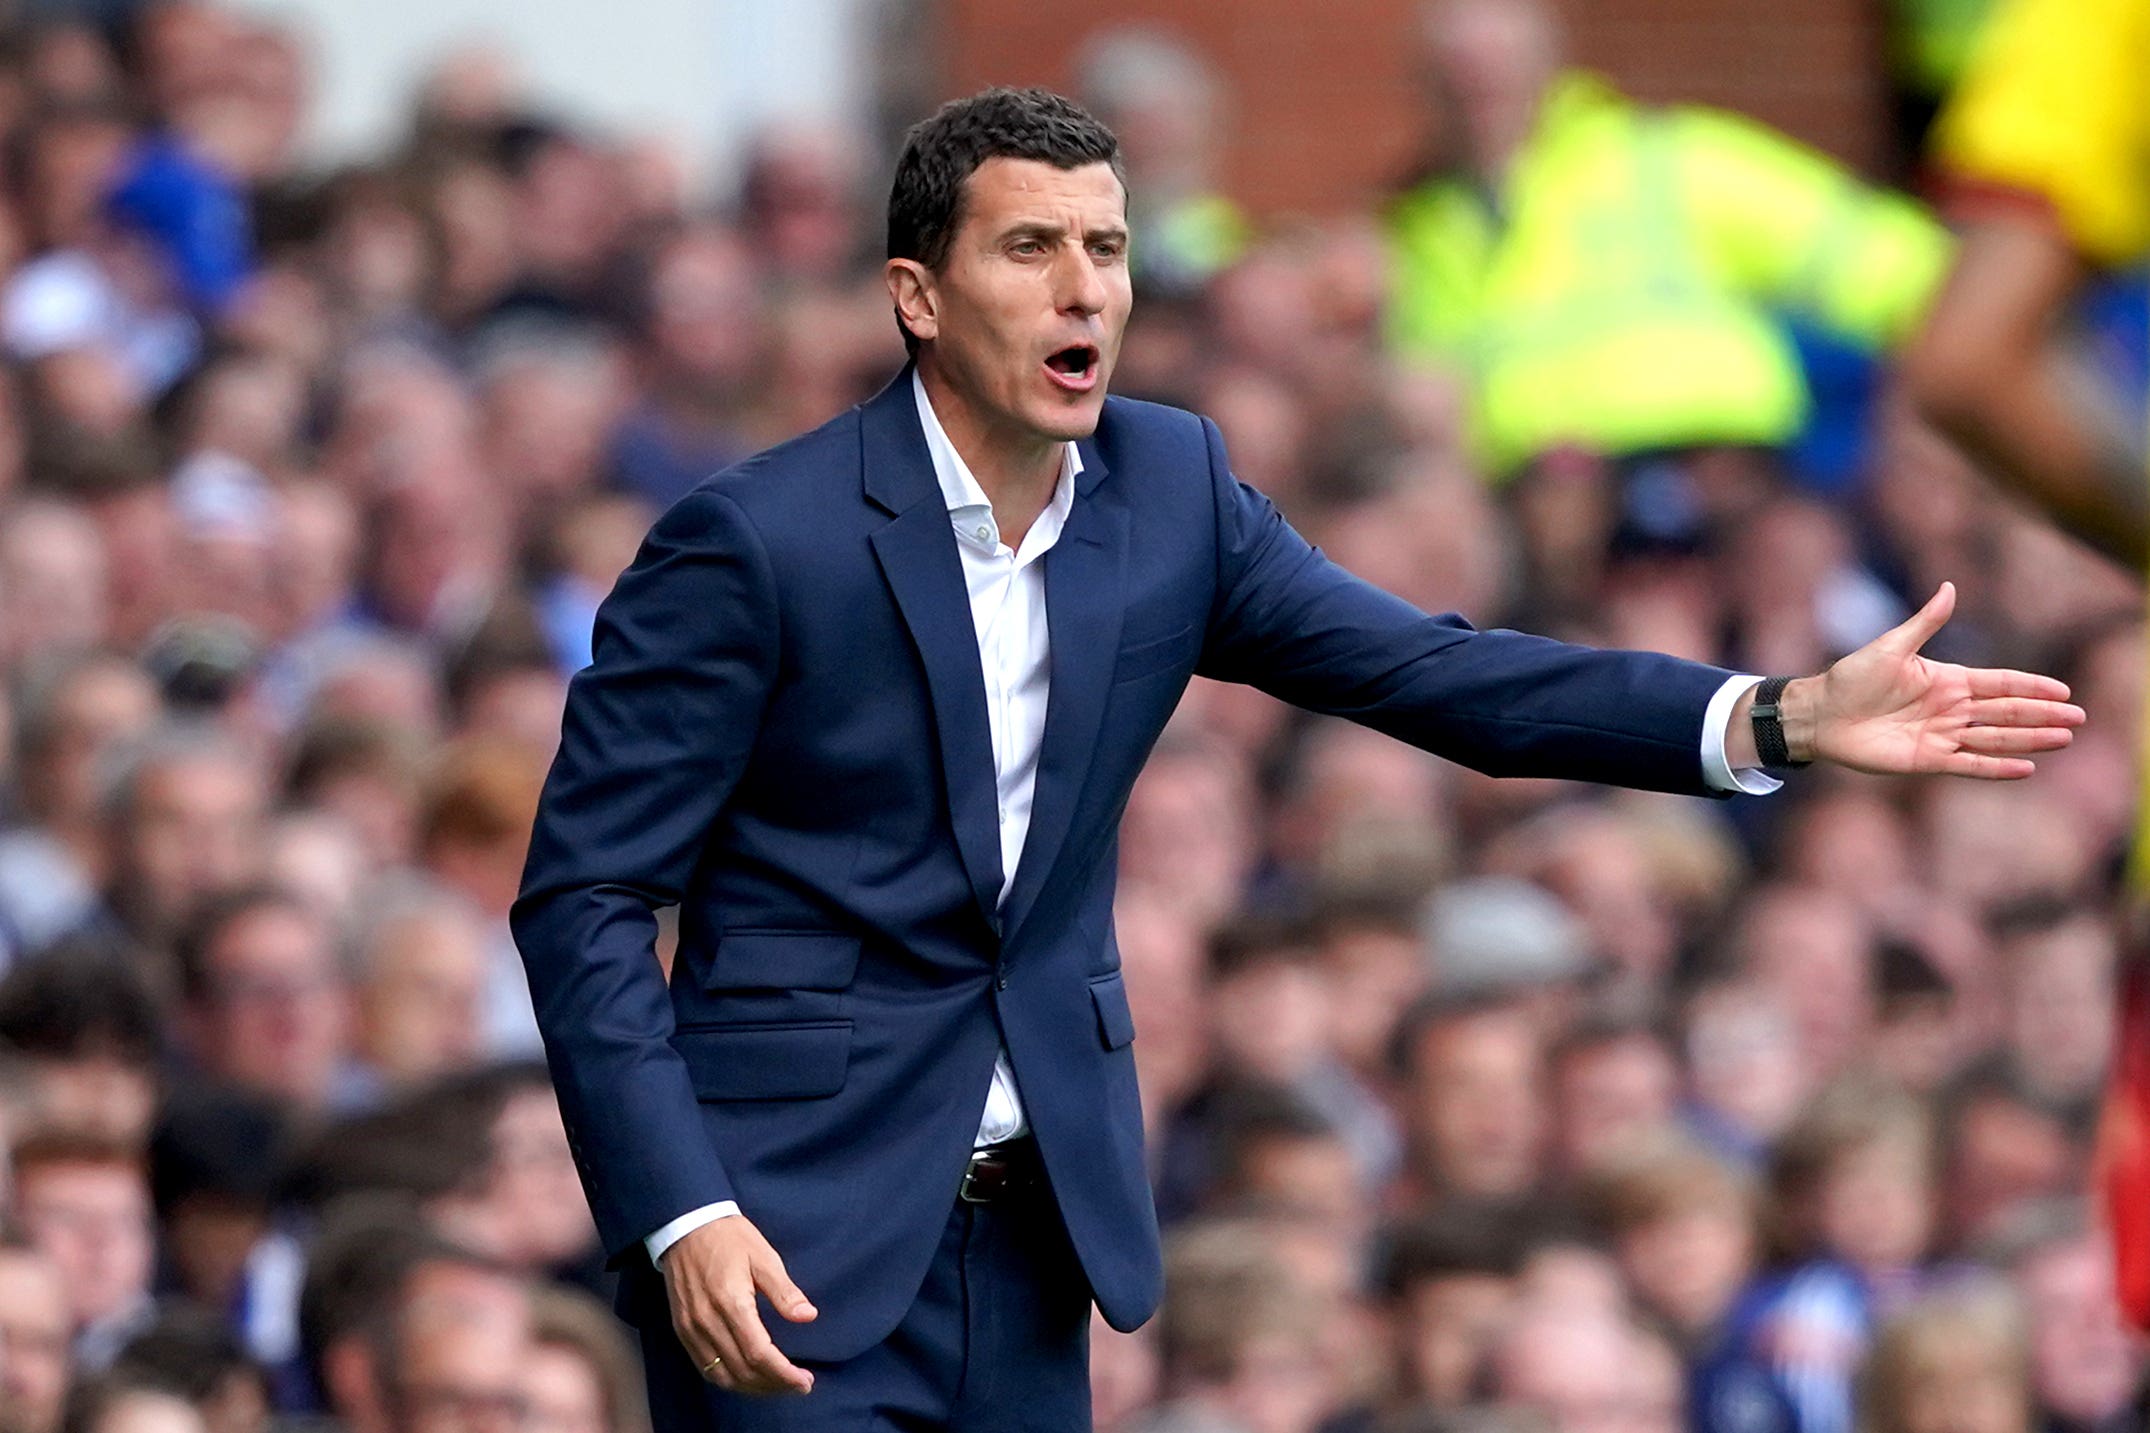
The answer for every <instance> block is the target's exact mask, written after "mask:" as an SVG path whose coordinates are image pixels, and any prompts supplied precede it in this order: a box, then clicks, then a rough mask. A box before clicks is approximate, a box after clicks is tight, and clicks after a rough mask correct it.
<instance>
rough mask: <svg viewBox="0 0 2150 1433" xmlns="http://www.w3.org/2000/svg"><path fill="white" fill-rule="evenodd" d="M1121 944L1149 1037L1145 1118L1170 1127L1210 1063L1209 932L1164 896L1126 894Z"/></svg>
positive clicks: (1116, 926) (1120, 912)
mask: <svg viewBox="0 0 2150 1433" xmlns="http://www.w3.org/2000/svg"><path fill="white" fill-rule="evenodd" d="M1113 931H1114V942H1115V944H1117V945H1118V946H1119V949H1120V969H1121V970H1122V972H1123V973H1124V974H1125V977H1126V982H1127V1003H1128V1006H1129V1008H1130V1010H1131V1011H1132V1012H1133V1014H1134V1017H1135V1029H1136V1030H1137V1031H1139V1032H1140V1033H1141V1036H1142V1038H1141V1039H1139V1040H1137V1041H1136V1042H1135V1043H1136V1044H1137V1045H1147V1046H1149V1049H1148V1050H1147V1051H1139V1050H1138V1051H1137V1052H1136V1053H1135V1071H1136V1073H1137V1074H1138V1075H1139V1076H1140V1080H1141V1087H1142V1103H1143V1116H1144V1123H1145V1125H1147V1126H1148V1127H1149V1128H1151V1129H1157V1128H1161V1127H1162V1120H1163V1119H1164V1117H1165V1113H1164V1112H1166V1111H1168V1110H1173V1109H1176V1108H1178V1106H1179V1102H1180V1101H1181V1100H1182V1099H1184V1098H1185V1097H1186V1096H1188V1095H1190V1094H1192V1093H1194V1089H1195V1086H1196V1085H1197V1084H1198V1083H1200V1081H1201V1079H1202V1076H1203V1074H1204V1073H1205V1072H1206V1070H1207V1068H1208V1064H1209V1045H1210V1041H1209V1002H1208V999H1207V998H1206V994H1205V992H1204V990H1203V986H1202V963H1203V949H1202V938H1201V931H1200V929H1199V927H1198V926H1197V925H1196V924H1195V922H1194V921H1192V920H1190V919H1189V918H1187V917H1186V916H1185V915H1183V914H1181V913H1180V912H1179V911H1177V910H1175V909H1173V908H1172V907H1171V906H1168V905H1164V904H1161V903H1160V902H1158V901H1155V900H1152V899H1148V898H1144V897H1135V898H1129V897H1128V896H1127V895H1125V894H1123V895H1122V896H1121V898H1120V899H1119V900H1118V901H1117V902H1115V904H1114V907H1113Z"/></svg>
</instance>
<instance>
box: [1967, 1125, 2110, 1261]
mask: <svg viewBox="0 0 2150 1433" xmlns="http://www.w3.org/2000/svg"><path fill="white" fill-rule="evenodd" d="M1952 1126H1953V1127H1952V1129H1951V1132H1950V1138H1949V1145H1948V1149H1949V1171H1948V1180H1947V1184H1946V1186H1945V1188H1944V1190H1943V1197H1944V1198H1945V1200H1946V1201H1947V1210H1948V1216H1947V1217H1948V1223H1949V1228H1950V1229H1951V1231H1952V1232H1953V1234H1954V1237H1955V1242H1956V1244H1957V1246H1958V1247H1962V1248H1970V1247H1975V1246H1976V1245H1977V1242H1978V1241H1979V1240H1980V1239H1981V1238H1983V1237H1985V1236H1987V1235H1990V1234H1992V1233H1994V1232H1995V1230H1996V1229H1997V1227H1998V1226H1999V1225H2001V1224H2002V1223H2003V1222H2005V1221H2006V1219H2007V1218H2008V1216H2009V1214H2010V1213H2012V1212H2013V1211H2014V1210H2016V1209H2018V1208H2021V1207H2022V1206H2023V1205H2024V1204H2026V1203H2028V1202H2030V1201H2033V1200H2036V1199H2039V1198H2041V1197H2052V1196H2057V1195H2061V1194H2064V1193H2066V1192H2067V1191H2068V1190H2069V1189H2070V1188H2073V1187H2075V1184H2074V1182H2075V1181H2076V1180H2078V1179H2079V1178H2081V1170H2082V1163H2083V1151H2082V1150H2080V1149H2079V1148H2078V1147H2077V1144H2076V1141H2075V1139H2074V1138H2073V1137H2072V1136H2071V1135H2070V1134H2069V1132H2068V1129H2067V1127H2066V1126H2065V1125H2064V1124H2062V1123H2061V1121H2060V1119H2059V1118H2058V1117H2057V1116H2056V1115H2055V1114H2054V1113H2053V1112H2052V1111H2051V1110H2049V1109H2045V1108H2042V1107H2040V1106H2039V1105H2037V1104H2035V1103H2033V1102H2031V1101H2029V1100H2025V1099H2023V1098H2021V1097H2020V1096H2018V1095H2016V1094H2014V1093H2012V1092H2010V1091H2007V1090H1999V1089H1988V1090H1981V1091H1979V1092H1977V1093H1976V1094H1974V1095H1971V1096H1970V1097H1968V1098H1966V1099H1965V1100H1964V1101H1963V1102H1962V1103H1961V1104H1959V1105H1958V1106H1957V1108H1956V1111H1955V1114H1954V1117H1953V1121H1952Z"/></svg>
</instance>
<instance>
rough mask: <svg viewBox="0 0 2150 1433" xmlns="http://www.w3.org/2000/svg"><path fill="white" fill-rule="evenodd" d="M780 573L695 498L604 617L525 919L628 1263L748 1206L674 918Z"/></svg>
mask: <svg viewBox="0 0 2150 1433" xmlns="http://www.w3.org/2000/svg"><path fill="white" fill-rule="evenodd" d="M777 642H778V632H777V602H776V588H775V580H774V576H773V573H772V571H771V568H770V565H769V561H768V556H767V554H766V552H765V551H764V550H763V548H762V546H761V543H760V541H759V539H758V537H757V536H756V535H755V533H754V532H753V530H752V529H751V527H750V526H749V525H748V523H747V520H746V517H745V514H744V513H742V512H741V511H740V510H739V507H738V505H737V504H736V503H735V502H733V501H732V500H731V499H730V498H728V497H725V496H723V495H722V494H719V493H717V492H714V491H711V490H707V489H704V490H700V491H697V492H695V493H692V494H690V495H689V496H687V497H686V498H684V499H682V500H681V501H680V502H679V503H678V504H676V505H675V506H674V507H673V508H672V509H671V510H670V511H668V512H667V513H666V514H665V515H664V516H663V517H662V518H660V519H659V520H658V522H657V525H656V526H655V527H654V528H653V529H652V530H651V532H650V535H649V537H648V539H647V540H646V541H645V542H644V544H643V546H642V550H641V552H640V553H639V555H638V556H637V557H636V559H635V562H634V565H633V566H631V567H630V568H628V570H627V571H626V572H625V573H624V574H623V575H622V576H621V577H620V580H619V582H618V584H617V585H616V586H615V587H614V588H613V591H612V594H611V596H609V597H608V598H606V599H605V601H604V603H603V604H602V605H601V606H600V607H599V608H598V612H597V623H596V632H595V637H594V641H593V657H592V660H591V663H590V665H589V666H588V667H586V668H584V669H583V670H582V671H581V672H580V673H578V674H577V675H576V676H575V678H574V680H573V681H572V682H571V683H570V684H569V687H568V696H567V712H566V716H565V719H564V721H563V723H562V729H561V740H560V750H559V754H558V755H557V756H556V757H555V758H554V761H553V766H552V772H551V774H550V776H549V777H548V778H547V779H546V782H545V790H544V795H543V797H542V799H541V800H540V802H539V806H538V815H537V823H536V827H535V829H534V830H533V832H532V834H531V841H530V856H529V861H528V864H527V866H526V867H525V869H524V873H523V884H522V893H521V895H520V897H519V898H518V899H517V901H516V902H515V906H514V908H513V910H512V911H511V913H510V916H509V921H510V924H511V926H512V929H513V931H514V935H515V941H516V945H517V946H518V948H519V949H520V950H521V952H522V957H523V964H524V967H525V968H526V970H527V971H528V972H529V977H530V993H531V998H532V1001H533V1003H534V1005H535V1006H536V1009H537V1018H538V1026H539V1029H540V1030H541V1031H542V1032H543V1034H544V1037H545V1051H546V1059H547V1062H548V1063H549V1064H550V1066H551V1068H552V1075H553V1082H554V1085H555V1086H556V1087H557V1089H558V1090H559V1094H560V1110H561V1114H562V1116H563V1117H564V1119H565V1121H566V1124H567V1130H568V1138H569V1143H570V1144H571V1146H572V1147H573V1149H574V1153H575V1163H576V1167H577V1168H578V1169H579V1170H580V1171H581V1174H582V1181H583V1187H584V1188H585V1189H586V1190H587V1191H588V1193H589V1196H590V1207H591V1209H592V1211H593V1212H594V1213H595V1214H596V1217H597V1226H598V1231H599V1234H600V1236H601V1237H602V1238H603V1240H604V1243H605V1247H606V1250H607V1251H608V1252H609V1253H610V1254H611V1256H612V1258H613V1259H614V1261H615V1262H617V1261H618V1260H619V1259H620V1258H622V1257H623V1256H625V1255H626V1254H628V1253H629V1252H630V1251H631V1250H633V1249H634V1248H636V1247H638V1246H639V1242H640V1241H641V1240H642V1239H643V1238H644V1237H645V1236H646V1235H648V1234H650V1233H651V1232H652V1231H654V1230H656V1229H658V1228H659V1227H661V1226H663V1225H664V1224H666V1223H667V1222H669V1221H670V1220H672V1219H674V1218H676V1217H678V1216H679V1215H681V1214H683V1213H685V1212H687V1211H688V1210H691V1209H695V1208H698V1207H700V1206H703V1205H706V1204H712V1203H716V1202H719V1201H722V1200H727V1199H732V1198H733V1197H734V1193H733V1190H732V1185H731V1181H730V1179H729V1178H728V1177H727V1176H726V1174H725V1170H724V1165H723V1162H722V1160H721V1159H719V1157H718V1154H717V1151H716V1150H715V1149H713V1148H712V1147H711V1146H710V1142H709V1139H708V1136H707V1134H706V1132H705V1130H704V1127H703V1124H702V1120H701V1116H700V1110H699V1105H698V1103H697V1101H696V1098H695V1093H694V1087H693V1083H692V1081H691V1079H690V1077H689V1074H688V1071H687V1067H686V1065H685V1063H684V1062H683V1061H682V1060H681V1059H680V1057H679V1055H678V1053H677V1052H676V1051H675V1050H674V1049H673V1048H672V1046H671V1044H670V1039H669V1037H670V1036H671V1034H672V1004H671V1000H670V997H669V994H668V992H667V990H666V987H665V982H664V974H663V971H662V970H661V968H660V967H659V965H658V963H657V959H656V954H655V938H656V930H657V925H656V915H655V913H656V911H657V909H658V908H659V907H662V906H667V905H672V904H675V903H677V902H678V901H679V899H680V897H681V894H682V892H683V891H684V890H685V889H686V886H687V882H688V878H689V875H690V873H691V872H692V871H693V869H694V865H695V862H696V859H697V857H698V856H699V854H700V852H701V850H702V847H703V843H704V841H705V839H706V837H707V834H708V832H709V830H710V828H711V826H712V825H713V824H714V822H715V821H716V820H717V817H718V815H719V813H720V812H721V811H722V809H723V806H724V803H725V801H726V799H727V798H728V796H729V795H730V793H731V791H732V789H733V788H734V786H735V785H736V784H737V783H738V781H739V776H740V772H741V771H742V770H743V769H744V767H745V765H746V762H747V759H748V756H749V754H750V753H751V752H752V750H753V747H754V742H755V739H756V735H757V733H758V732H759V730H760V726H761V720H762V714H763V710H764V708H765V706H766V704H767V700H768V695H769V691H770V688H771V686H772V685H773V683H774V680H775V675H776V668H777V650H778V647H777Z"/></svg>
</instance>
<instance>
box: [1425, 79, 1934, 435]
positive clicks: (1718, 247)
mask: <svg viewBox="0 0 2150 1433" xmlns="http://www.w3.org/2000/svg"><path fill="white" fill-rule="evenodd" d="M1387 217H1388V236H1389V243H1390V251H1391V257H1392V265H1393V272H1392V284H1393V288H1392V301H1391V303H1392V306H1391V333H1392V338H1393V341H1394V343H1395V345H1396V346H1397V348H1398V350H1399V351H1400V352H1401V353H1402V354H1403V355H1404V356H1406V357H1407V358H1412V359H1423V360H1429V361H1433V362H1436V363H1442V364H1446V365H1449V366H1452V367H1454V368H1456V369H1457V370H1459V371H1460V372H1461V373H1462V374H1463V375H1464V377H1465V378H1466V379H1467V381H1468V382H1469V383H1470V385H1471V390H1472V404H1471V407H1472V428H1473V438H1474V441H1475V444H1476V446H1477V449H1478V452H1479V456H1480V457H1481V459H1482V460H1483V461H1484V462H1485V463H1486V464H1487V465H1488V467H1489V468H1490V469H1491V470H1492V471H1493V472H1494V473H1496V474H1505V473H1508V472H1510V471H1512V470H1513V469H1514V468H1515V467H1516V466H1518V465H1519V464H1521V463H1523V462H1525V461H1527V460H1528V459H1530V458H1531V457H1533V456H1534V455H1536V454H1539V453H1542V452H1544V451H1546V450H1547V449H1549V448H1553V447H1556V446H1561V445H1566V444H1574V445H1578V446H1581V447H1584V448H1587V449H1590V450H1592V451H1596V452H1602V453H1607V454H1615V455H1617V454H1622V453H1630V452H1639V451H1645V450H1649V449H1658V448H1670V447H1683V446H1691V445H1695V444H1705V443H1753V444H1765V445H1776V444H1781V443H1784V442H1786V441H1788V440H1789V439H1790V438H1792V437H1793V436H1794V435H1795V434H1796V433H1797V431H1798V429H1799V427H1800V425H1801V424H1802V423H1803V422H1804V421H1805V418H1806V412H1807V391H1806V384H1805V381H1804V378H1803V377H1802V375H1801V372H1800V368H1799V362H1798V359H1797V356H1796V354H1795V352H1794V350H1793V347H1792V344H1791V342H1790V340H1789V338H1788V336H1787V335H1786V332H1785V330H1784V327H1783V324H1782V316H1783V315H1784V314H1786V313H1798V314H1802V315H1804V316H1806V317H1807V318H1809V319H1811V320H1812V321H1813V322H1815V323H1816V324H1818V325H1819V326H1821V327H1823V328H1825V329H1828V330H1830V331H1833V332H1835V333H1837V334H1840V335H1843V336H1845V337H1847V338H1849V339H1851V340H1853V341H1854V342H1857V343H1859V344H1862V345H1866V346H1871V347H1875V348H1880V347H1884V346H1887V345H1889V344H1891V343H1893V342H1894V341H1896V340H1897V339H1898V338H1899V337H1902V336H1904V335H1906V334H1907V333H1908V332H1909V331H1910V330H1911V329H1912V328H1913V327H1914V326H1915V325H1916V324H1917V322H1918V320H1919V318H1920V317H1921V316H1922V314H1923V313H1924V311H1925V308H1926V305H1927V302H1928V300H1929V299H1930V298H1931V297H1932V294H1933V291H1934V288H1935V286H1936V285H1937V284H1938V283H1939V281H1940V279H1941V276H1942V274H1943V273H1944V272H1945V270H1946V268H1947V265H1948V259H1949V240H1948V237H1947V235H1946V233H1945V232H1944V231H1943V230H1942V229H1941V227H1940V226H1939V225H1938V224H1936V223H1935V222H1934V221H1933V220H1932V219H1931V218H1930V217H1929V216H1928V215H1927V214H1926V213H1925V211H1923V210H1922V209H1920V208H1919V207H1918V206H1917V205H1915V204H1913V203H1912V202H1911V201H1909V200H1908V199H1905V198H1903V197H1902V196H1900V195H1895V194H1890V193H1886V192H1882V191H1877V190H1874V189H1871V188H1868V187H1866V186H1865V185H1862V184H1861V183H1859V182H1858V181H1857V180H1856V179H1854V178H1852V177H1851V176H1850V175H1849V174H1847V173H1846V172H1845V171H1844V170H1843V169H1841V168H1840V167H1838V166H1837V165H1836V164H1834V163H1832V162H1831V161H1829V160H1828V159H1826V158H1824V157H1822V156H1821V155H1819V154H1817V153H1815V152H1814V151H1812V150H1810V149H1807V148H1805V147H1804V146H1802V145H1799V144H1797V143H1795V142H1793V141H1792V140H1790V139H1787V138H1785V137H1784V136H1783V135H1780V134H1778V133H1776V132H1774V131H1772V130H1770V129H1767V128H1765V127H1763V126H1762V125H1759V124H1757V123H1754V122H1753V121H1751V120H1746V119H1742V118H1740V117H1738V116H1735V115H1730V114H1724V113H1719V112H1715V111H1710V110H1702V109H1690V108H1671V109H1660V108H1654V107H1647V106H1641V105H1636V104H1634V103H1632V102H1630V101H1628V100H1627V99H1625V98H1623V97H1622V96H1621V95H1619V94H1617V93H1616V92H1614V91H1613V90H1612V89H1611V88H1610V87H1609V86H1607V85H1606V84H1604V83H1603V82H1602V81H1600V80H1597V79H1596V78H1594V77H1592V76H1589V75H1584V74H1570V75H1566V76H1563V77H1562V78H1561V79H1560V80H1559V81H1558V82H1557V83H1556V84H1555V85H1554V86H1553V87H1552V89H1551V90H1550V91H1549V92H1548V94H1547V95H1546V98H1545V102H1544V104H1543V105H1542V106H1541V109H1540V112H1539V117H1538V123H1537V127H1536V130H1535V132H1534V133H1533V134H1532V135H1531V137H1530V139H1529V141H1528V142H1527V143H1526V144H1525V145H1524V146H1523V148H1522V149H1521V150H1520V151H1519V152H1518V154H1517V155H1516V157H1515V159H1514V161H1513V163H1512V164H1511V166H1510V168H1509V171H1508V173H1507V174H1506V175H1505V176H1504V178H1503V180H1502V182H1501V184H1500V185H1499V187H1498V189H1497V191H1493V192H1489V191H1488V190H1486V189H1485V188H1483V187H1481V186H1479V185H1477V184H1475V183H1472V182H1470V181H1468V180H1464V179H1459V178H1454V177H1447V176H1443V177H1437V178H1435V179H1432V180H1429V181H1428V182H1426V183H1424V184H1422V185H1420V186H1419V187H1417V188H1415V189H1412V190H1410V191H1408V192H1407V193H1405V194H1403V195H1402V196H1401V197H1399V198H1398V199H1397V200H1396V202H1395V203H1394V205H1393V206H1392V207H1391V209H1390V211H1389V214H1388V216H1387Z"/></svg>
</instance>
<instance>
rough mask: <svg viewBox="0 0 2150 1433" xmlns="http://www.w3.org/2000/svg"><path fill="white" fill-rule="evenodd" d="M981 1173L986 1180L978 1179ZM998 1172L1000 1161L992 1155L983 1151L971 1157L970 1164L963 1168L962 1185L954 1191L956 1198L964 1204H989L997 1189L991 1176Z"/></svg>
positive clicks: (999, 1170)
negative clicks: (984, 1175)
mask: <svg viewBox="0 0 2150 1433" xmlns="http://www.w3.org/2000/svg"><path fill="white" fill-rule="evenodd" d="M981 1171H983V1172H984V1173H985V1174H986V1178H984V1179H980V1178H979V1174H980V1172H981ZM1000 1172H1001V1165H1000V1161H999V1160H998V1158H997V1157H995V1156H994V1155H992V1154H989V1153H987V1152H985V1151H983V1150H981V1151H979V1152H978V1153H976V1154H974V1155H972V1156H971V1157H970V1163H969V1164H967V1165H965V1166H964V1167H963V1183H962V1185H961V1186H960V1187H959V1188H958V1189H957V1190H956V1198H958V1199H960V1200H962V1201H963V1202H964V1203H965V1204H986V1203H990V1202H991V1201H992V1198H993V1195H994V1193H995V1191H996V1188H997V1181H996V1180H995V1179H994V1178H993V1177H992V1176H994V1175H996V1174H998V1173H1000Z"/></svg>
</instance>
